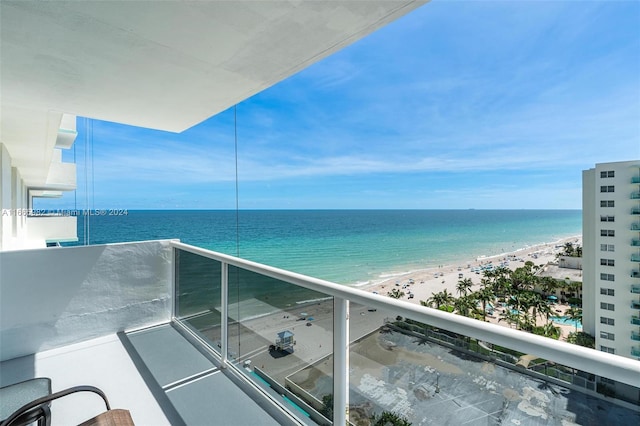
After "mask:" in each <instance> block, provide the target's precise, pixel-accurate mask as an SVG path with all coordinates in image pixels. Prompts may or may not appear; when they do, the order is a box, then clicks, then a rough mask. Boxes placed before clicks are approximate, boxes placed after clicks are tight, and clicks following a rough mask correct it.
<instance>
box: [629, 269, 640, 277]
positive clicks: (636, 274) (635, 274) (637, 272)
mask: <svg viewBox="0 0 640 426" xmlns="http://www.w3.org/2000/svg"><path fill="white" fill-rule="evenodd" d="M631 278H640V271H636V270H633V271H631Z"/></svg>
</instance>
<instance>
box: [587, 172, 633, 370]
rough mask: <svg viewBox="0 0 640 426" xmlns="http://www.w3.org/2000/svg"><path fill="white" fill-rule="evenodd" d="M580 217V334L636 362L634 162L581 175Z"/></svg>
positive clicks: (610, 351)
mask: <svg viewBox="0 0 640 426" xmlns="http://www.w3.org/2000/svg"><path fill="white" fill-rule="evenodd" d="M582 214H583V218H582V235H583V244H584V247H583V257H584V260H583V292H584V295H583V320H584V330H585V331H586V332H587V333H589V334H592V335H594V336H595V338H596V349H599V350H601V351H603V352H609V353H613V354H616V355H620V356H624V357H629V358H634V359H640V160H634V161H621V162H615V163H602V164H596V166H595V168H593V169H589V170H584V171H583V172H582Z"/></svg>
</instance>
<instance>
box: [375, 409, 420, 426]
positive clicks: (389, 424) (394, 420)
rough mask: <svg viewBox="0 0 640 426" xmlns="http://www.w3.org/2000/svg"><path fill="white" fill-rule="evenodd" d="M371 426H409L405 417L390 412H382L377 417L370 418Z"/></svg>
mask: <svg viewBox="0 0 640 426" xmlns="http://www.w3.org/2000/svg"><path fill="white" fill-rule="evenodd" d="M371 426H411V422H409V420H407V418H406V417H404V416H400V415H398V414H396V413H393V412H391V411H383V412H382V413H380V414H379V415H377V416H376V415H375V414H374V415H373V416H371Z"/></svg>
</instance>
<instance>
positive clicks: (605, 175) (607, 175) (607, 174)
mask: <svg viewBox="0 0 640 426" xmlns="http://www.w3.org/2000/svg"><path fill="white" fill-rule="evenodd" d="M600 177H601V178H612V177H616V172H615V171H614V170H606V171H603V172H600Z"/></svg>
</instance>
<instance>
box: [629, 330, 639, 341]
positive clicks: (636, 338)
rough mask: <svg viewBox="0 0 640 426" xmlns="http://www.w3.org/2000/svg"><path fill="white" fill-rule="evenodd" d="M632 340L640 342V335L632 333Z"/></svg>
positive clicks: (635, 332)
mask: <svg viewBox="0 0 640 426" xmlns="http://www.w3.org/2000/svg"><path fill="white" fill-rule="evenodd" d="M631 340H636V341H640V333H638V332H637V331H632V332H631Z"/></svg>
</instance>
